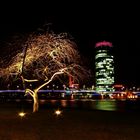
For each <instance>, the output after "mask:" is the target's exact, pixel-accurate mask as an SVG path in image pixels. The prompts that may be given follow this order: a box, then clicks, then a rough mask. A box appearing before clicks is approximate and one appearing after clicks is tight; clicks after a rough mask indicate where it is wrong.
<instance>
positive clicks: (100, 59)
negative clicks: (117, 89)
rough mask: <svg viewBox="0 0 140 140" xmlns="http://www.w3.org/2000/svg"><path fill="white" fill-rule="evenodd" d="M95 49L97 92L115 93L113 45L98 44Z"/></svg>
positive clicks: (108, 43)
mask: <svg viewBox="0 0 140 140" xmlns="http://www.w3.org/2000/svg"><path fill="white" fill-rule="evenodd" d="M95 48H96V54H95V72H96V74H95V78H96V91H98V92H101V91H113V87H112V86H113V84H114V59H113V55H112V43H110V42H106V41H104V42H98V43H96V46H95Z"/></svg>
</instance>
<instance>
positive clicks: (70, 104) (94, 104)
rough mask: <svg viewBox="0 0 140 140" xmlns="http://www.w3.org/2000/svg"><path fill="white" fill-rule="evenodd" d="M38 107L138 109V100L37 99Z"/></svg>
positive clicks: (139, 107)
mask: <svg viewBox="0 0 140 140" xmlns="http://www.w3.org/2000/svg"><path fill="white" fill-rule="evenodd" d="M18 103H19V101H18ZM27 103H28V105H32V104H33V101H32V102H31V100H29V101H27V100H26V101H25V102H24V104H26V106H28V105H27ZM39 104H40V107H42V108H48V107H50V108H53V107H62V108H78V109H92V110H106V111H125V110H127V111H134V110H135V111H140V101H125V100H120V101H118V100H113V99H111V100H109V99H107V100H92V99H80V100H74V99H73V100H70V99H69V100H64V99H62V100H55V99H50V100H44V99H43V100H39Z"/></svg>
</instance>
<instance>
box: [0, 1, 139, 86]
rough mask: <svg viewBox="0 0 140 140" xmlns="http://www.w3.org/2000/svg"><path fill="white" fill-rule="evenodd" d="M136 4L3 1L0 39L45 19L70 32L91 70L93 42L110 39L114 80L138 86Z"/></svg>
mask: <svg viewBox="0 0 140 140" xmlns="http://www.w3.org/2000/svg"><path fill="white" fill-rule="evenodd" d="M136 5H137V4H135V5H133V4H132V3H127V4H126V3H124V4H122V3H121V5H120V4H117V3H114V4H111V5H108V4H105V5H104V4H101V3H98V4H95V3H91V2H89V3H88V2H86V3H84V2H83V3H82V2H80V3H78V4H76V2H72V1H71V2H68V1H67V2H63V5H62V3H56V2H52V3H41V2H40V3H36V4H35V3H32V4H29V3H22V2H20V3H17V5H15V3H12V4H10V3H9V4H4V5H1V7H2V9H1V10H0V41H1V42H3V41H5V40H8V38H9V37H11V36H13V35H14V34H16V33H20V34H24V33H28V32H32V31H35V30H36V29H37V28H41V27H42V26H43V25H44V24H48V23H49V24H50V28H51V29H52V30H53V31H54V32H58V33H59V32H67V33H69V34H71V35H72V36H73V38H74V41H75V42H76V43H77V45H78V48H79V51H80V53H81V55H83V56H84V57H85V59H87V62H88V63H87V67H88V68H89V69H91V70H92V71H93V72H94V52H95V50H94V46H95V43H96V42H98V41H104V40H106V41H111V42H112V43H113V46H114V57H115V81H116V83H118V84H125V85H131V86H135V85H136V86H140V68H139V65H140V53H139V47H140V43H139V40H140V38H139V37H140V35H139V32H140V23H139V14H138V13H139V11H138V7H137V6H136ZM1 44H2V43H1ZM1 48H3V46H2V45H1V46H0V49H1ZM1 50H3V49H1ZM5 51H6V47H5ZM0 53H1V54H2V53H3V52H2V51H1V52H0Z"/></svg>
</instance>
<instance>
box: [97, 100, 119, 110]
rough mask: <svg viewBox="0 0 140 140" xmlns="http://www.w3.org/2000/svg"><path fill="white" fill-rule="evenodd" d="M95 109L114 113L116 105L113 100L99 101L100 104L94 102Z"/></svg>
mask: <svg viewBox="0 0 140 140" xmlns="http://www.w3.org/2000/svg"><path fill="white" fill-rule="evenodd" d="M96 109H98V110H107V111H115V110H117V104H116V102H115V101H114V100H110V101H105V100H101V101H100V102H96Z"/></svg>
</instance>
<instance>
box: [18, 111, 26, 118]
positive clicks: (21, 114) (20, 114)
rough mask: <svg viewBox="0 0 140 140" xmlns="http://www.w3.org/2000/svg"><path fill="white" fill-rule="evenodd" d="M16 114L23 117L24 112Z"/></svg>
mask: <svg viewBox="0 0 140 140" xmlns="http://www.w3.org/2000/svg"><path fill="white" fill-rule="evenodd" d="M18 115H19V116H20V117H21V118H22V117H24V116H25V115H26V113H24V112H20V113H19V114H18Z"/></svg>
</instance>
